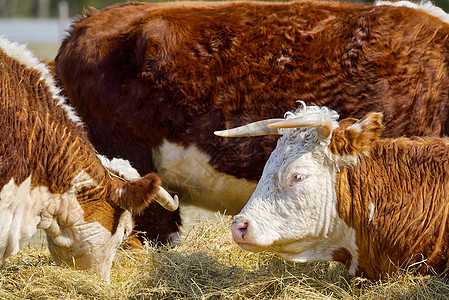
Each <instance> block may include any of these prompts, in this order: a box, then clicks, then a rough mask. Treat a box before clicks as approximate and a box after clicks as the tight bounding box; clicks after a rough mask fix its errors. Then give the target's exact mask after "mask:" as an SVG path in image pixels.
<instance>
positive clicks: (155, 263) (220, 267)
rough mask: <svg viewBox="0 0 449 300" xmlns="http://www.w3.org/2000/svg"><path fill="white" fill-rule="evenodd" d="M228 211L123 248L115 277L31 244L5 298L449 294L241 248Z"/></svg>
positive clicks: (409, 280)
mask: <svg viewBox="0 0 449 300" xmlns="http://www.w3.org/2000/svg"><path fill="white" fill-rule="evenodd" d="M230 223H231V218H230V217H225V216H221V215H216V216H215V217H214V218H213V219H211V220H208V221H202V222H199V223H197V224H195V225H193V226H191V227H190V229H189V230H188V231H186V232H185V240H184V243H183V244H181V245H179V246H177V247H174V248H153V247H151V246H149V245H147V247H146V249H145V250H143V251H140V252H135V251H130V250H123V249H122V250H120V251H118V253H117V256H116V258H115V260H114V263H113V267H112V272H111V282H110V283H109V284H108V283H105V282H102V281H101V280H100V279H98V278H97V277H96V276H95V275H89V274H87V273H86V272H84V271H74V270H71V269H68V268H65V267H58V266H56V265H55V263H54V262H53V260H52V258H51V256H50V254H49V252H48V250H47V249H46V248H45V247H43V246H28V247H26V248H25V249H22V251H21V252H20V253H19V254H18V255H17V256H15V257H11V258H8V259H6V261H5V262H4V264H3V266H2V267H1V268H0V299H58V300H60V299H448V298H449V285H448V282H447V281H446V280H445V279H443V278H440V277H438V276H415V275H413V274H412V273H411V272H406V271H404V272H403V273H402V274H400V275H397V276H394V277H393V278H391V279H389V280H387V281H384V282H370V281H368V280H366V279H363V278H358V277H355V278H354V277H351V276H349V274H348V273H347V272H346V270H345V269H344V267H343V266H342V265H341V264H339V263H335V262H328V263H313V264H297V263H289V262H286V261H284V260H282V259H279V258H277V257H276V256H274V255H272V254H270V253H250V252H247V251H244V250H241V249H240V248H239V247H238V246H237V245H236V244H235V243H234V242H233V241H232V237H231V234H230V231H229V226H230Z"/></svg>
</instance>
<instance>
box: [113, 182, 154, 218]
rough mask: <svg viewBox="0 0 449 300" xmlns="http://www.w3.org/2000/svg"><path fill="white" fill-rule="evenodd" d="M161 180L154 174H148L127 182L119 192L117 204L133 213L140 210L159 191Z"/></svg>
mask: <svg viewBox="0 0 449 300" xmlns="http://www.w3.org/2000/svg"><path fill="white" fill-rule="evenodd" d="M160 185H161V180H160V179H159V177H158V176H157V175H156V174H148V175H146V176H144V177H142V178H140V179H137V180H131V181H129V182H127V183H126V184H125V185H124V186H123V187H122V190H121V191H120V193H119V195H118V196H119V197H118V202H119V203H118V204H119V205H120V206H121V207H123V208H127V209H131V210H132V212H133V213H139V212H141V211H142V210H143V209H144V208H145V207H147V206H148V204H150V202H151V201H152V200H153V198H154V196H155V195H156V194H157V192H158V191H159V187H160Z"/></svg>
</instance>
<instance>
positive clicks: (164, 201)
mask: <svg viewBox="0 0 449 300" xmlns="http://www.w3.org/2000/svg"><path fill="white" fill-rule="evenodd" d="M154 201H156V202H157V203H159V204H160V205H161V206H162V207H163V208H165V209H166V210H169V211H175V210H176V209H177V208H178V206H179V199H178V196H177V195H175V196H174V197H173V198H172V197H171V195H170V194H169V193H168V192H167V191H166V190H165V189H164V188H163V187H161V186H160V187H159V191H158V192H157V194H156V196H154Z"/></svg>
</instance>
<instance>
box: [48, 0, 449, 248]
mask: <svg viewBox="0 0 449 300" xmlns="http://www.w3.org/2000/svg"><path fill="white" fill-rule="evenodd" d="M426 11H427V12H426ZM428 12H431V14H430V13H428ZM432 14H433V15H432ZM435 15H438V16H439V17H436V16H435ZM442 20H443V21H442ZM448 20H449V18H448V17H447V15H445V14H444V13H441V11H440V10H438V9H437V8H435V7H428V6H426V7H422V9H412V8H407V7H395V6H391V5H380V6H373V5H353V4H346V3H326V2H311V1H302V2H292V3H258V2H248V3H245V2H231V3H222V2H221V3H182V2H176V3H168V4H145V3H127V4H121V5H117V6H113V7H110V8H107V9H105V10H103V11H99V12H97V11H95V12H92V13H91V14H89V16H86V17H84V18H82V19H80V20H79V21H78V22H77V23H76V24H74V25H73V28H72V30H71V31H70V36H69V37H67V38H66V39H65V41H64V42H63V44H62V46H61V48H60V51H59V53H58V56H57V58H56V70H57V74H58V76H59V78H60V80H61V83H62V84H63V85H64V86H65V89H66V92H67V94H68V96H69V98H70V99H71V101H72V103H73V104H74V106H75V107H77V109H78V110H79V113H80V114H81V116H82V118H83V120H85V122H86V123H87V124H88V126H89V128H90V131H89V136H90V138H91V140H92V142H93V143H94V145H95V146H96V147H97V148H98V150H99V151H100V152H102V153H105V154H107V155H109V156H120V157H123V158H126V159H129V160H130V161H131V162H132V163H133V164H134V166H135V167H136V168H137V169H138V170H139V171H140V172H143V173H145V172H148V171H154V170H155V171H157V172H158V175H159V176H160V177H161V179H162V181H163V184H165V185H166V186H167V187H168V188H170V189H171V190H173V191H176V192H178V193H181V194H182V195H183V196H184V201H185V200H189V201H191V202H193V203H195V204H196V205H198V206H202V207H205V208H209V209H214V210H215V209H221V210H226V211H227V212H228V213H231V214H234V213H237V212H238V211H239V210H240V209H241V208H242V207H243V205H244V204H245V203H246V201H247V199H248V198H249V197H250V195H251V193H252V191H253V190H254V188H255V186H256V182H257V180H258V179H259V177H260V175H261V173H262V168H263V166H264V164H265V162H266V160H267V159H268V156H269V154H270V153H271V151H272V150H273V149H274V147H275V143H276V140H277V138H276V137H273V136H269V137H259V138H254V139H246V138H242V139H220V138H217V137H214V136H213V131H214V130H217V129H222V128H230V127H235V126H238V125H242V124H246V123H249V122H252V121H256V120H260V119H266V118H271V117H281V116H282V115H283V113H284V112H285V111H288V110H292V109H294V108H295V107H296V106H297V103H296V102H295V101H297V100H304V101H305V102H306V103H311V102H313V103H315V104H317V105H326V106H328V107H330V108H332V109H335V110H336V111H338V113H339V114H340V115H341V116H342V118H345V117H348V116H352V117H362V116H364V115H365V114H366V113H367V112H369V111H381V112H383V113H384V121H385V124H386V128H385V130H384V132H383V135H384V136H385V137H392V136H399V135H441V134H448V133H449V123H448V121H449V120H448V116H449V112H448V109H449V108H448V105H449V101H448V91H449V75H448V65H447V64H448V61H449V51H448V49H449V46H448V39H449V24H447V23H445V22H448ZM154 209H157V208H154ZM147 214H153V215H158V216H159V217H161V218H164V217H162V215H160V214H159V212H157V211H156V212H154V211H153V212H152V211H150V210H147ZM142 218H143V219H147V220H148V219H151V220H152V219H153V218H151V217H147V216H145V215H144V216H143V217H142ZM172 218H174V219H173V220H175V221H179V220H177V218H178V217H177V216H173V215H172ZM140 222H142V221H139V220H137V223H138V224H140ZM150 225H151V224H150ZM149 228H150V227H143V226H141V227H140V229H141V230H146V231H150V229H149ZM174 230H175V228H174V227H172V228H170V229H167V231H166V232H164V233H162V232H161V233H160V237H161V238H162V239H164V236H166V235H167V233H169V232H172V231H174ZM150 237H154V236H150Z"/></svg>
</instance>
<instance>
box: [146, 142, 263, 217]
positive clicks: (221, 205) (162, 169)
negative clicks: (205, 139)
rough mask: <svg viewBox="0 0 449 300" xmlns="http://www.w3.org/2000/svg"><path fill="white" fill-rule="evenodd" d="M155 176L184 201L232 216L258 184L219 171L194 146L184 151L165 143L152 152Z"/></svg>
mask: <svg viewBox="0 0 449 300" xmlns="http://www.w3.org/2000/svg"><path fill="white" fill-rule="evenodd" d="M153 159H154V162H155V166H156V169H157V174H158V175H159V177H160V178H161V180H162V182H163V184H164V186H165V187H167V188H168V189H169V190H171V191H172V192H175V193H177V194H179V195H181V197H182V200H183V201H188V202H191V203H193V204H195V205H196V206H199V207H203V208H206V209H210V210H213V211H217V210H220V211H226V213H229V214H235V213H238V212H239V211H240V209H241V208H242V207H243V206H244V205H245V203H246V201H247V200H248V199H249V198H250V197H251V194H252V192H253V191H254V189H255V187H256V185H257V182H255V181H248V180H246V179H238V178H236V177H234V176H232V175H228V174H225V173H221V172H218V171H217V170H215V169H214V168H213V167H212V166H211V165H210V164H209V161H210V158H209V157H208V155H207V154H205V153H202V152H201V151H200V150H199V149H198V148H197V147H196V146H194V145H191V146H189V147H187V148H184V147H183V146H180V145H178V144H175V143H170V142H167V141H164V142H163V143H162V145H161V146H160V147H159V148H158V149H157V150H156V151H153Z"/></svg>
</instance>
